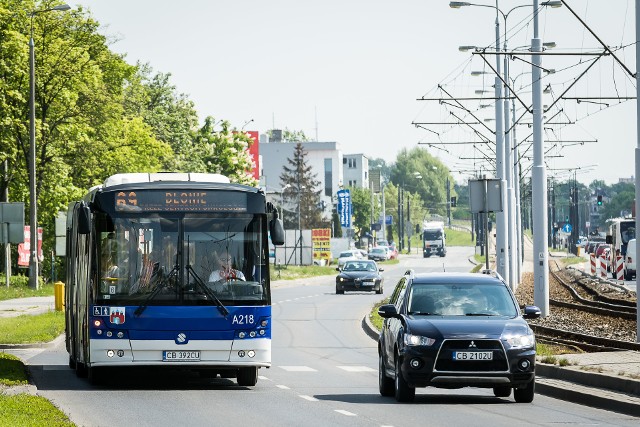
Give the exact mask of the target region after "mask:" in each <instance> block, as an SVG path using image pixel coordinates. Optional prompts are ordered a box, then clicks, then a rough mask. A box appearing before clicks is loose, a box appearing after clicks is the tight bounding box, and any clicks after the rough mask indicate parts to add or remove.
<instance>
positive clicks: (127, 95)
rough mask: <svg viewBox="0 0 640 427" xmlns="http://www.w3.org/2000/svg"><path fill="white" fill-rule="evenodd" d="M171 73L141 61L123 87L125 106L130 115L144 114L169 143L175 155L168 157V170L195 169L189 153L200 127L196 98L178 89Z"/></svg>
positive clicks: (157, 132)
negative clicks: (191, 98)
mask: <svg viewBox="0 0 640 427" xmlns="http://www.w3.org/2000/svg"><path fill="white" fill-rule="evenodd" d="M170 78H171V74H170V73H155V74H154V73H153V69H152V68H151V66H150V65H149V64H141V63H138V64H137V67H136V72H135V74H134V75H133V76H132V77H131V78H130V79H129V80H128V82H127V85H126V87H125V90H124V109H125V115H126V116H128V117H138V116H139V117H142V118H143V119H144V122H145V123H146V124H147V125H149V126H150V127H151V129H152V131H153V135H154V136H155V138H156V139H157V140H158V141H161V142H164V143H166V144H168V145H169V146H170V147H171V149H172V150H173V153H174V155H173V156H171V157H168V158H166V159H165V163H164V164H163V166H162V168H163V169H164V170H166V171H190V170H195V169H194V166H193V164H192V162H193V161H194V160H196V159H195V158H193V157H192V156H191V155H190V154H191V152H192V149H191V143H192V141H193V139H194V137H195V132H196V130H197V128H198V115H197V113H196V110H195V106H194V104H193V101H191V100H190V99H189V98H188V97H187V95H185V94H180V93H178V92H177V90H176V87H175V86H174V85H172V84H171V83H170Z"/></svg>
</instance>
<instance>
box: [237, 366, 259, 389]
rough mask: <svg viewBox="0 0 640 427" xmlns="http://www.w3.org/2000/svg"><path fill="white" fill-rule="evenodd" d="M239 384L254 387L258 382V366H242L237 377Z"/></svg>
mask: <svg viewBox="0 0 640 427" xmlns="http://www.w3.org/2000/svg"><path fill="white" fill-rule="evenodd" d="M236 380H237V381H238V385H240V386H245V387H253V386H254V385H256V384H257V383H258V368H256V367H251V368H240V369H238V376H237V378H236Z"/></svg>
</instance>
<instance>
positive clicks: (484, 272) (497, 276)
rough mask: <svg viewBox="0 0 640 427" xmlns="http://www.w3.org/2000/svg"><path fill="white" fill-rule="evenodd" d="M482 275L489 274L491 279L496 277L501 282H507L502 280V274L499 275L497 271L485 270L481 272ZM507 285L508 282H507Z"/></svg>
mask: <svg viewBox="0 0 640 427" xmlns="http://www.w3.org/2000/svg"><path fill="white" fill-rule="evenodd" d="M481 273H482V274H487V275H489V276H491V277H495V278H496V279H500V280H502V281H503V282H504V281H505V280H504V279H503V278H502V276H501V275H500V273H498V272H497V271H496V270H491V269H489V270H487V269H486V268H485V269H483V270H481ZM505 283H506V282H505Z"/></svg>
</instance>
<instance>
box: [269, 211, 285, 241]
mask: <svg viewBox="0 0 640 427" xmlns="http://www.w3.org/2000/svg"><path fill="white" fill-rule="evenodd" d="M269 232H270V233H271V243H273V244H274V245H276V246H282V245H284V226H283V225H282V220H281V219H280V218H278V217H277V213H276V214H274V218H273V219H272V220H271V221H269Z"/></svg>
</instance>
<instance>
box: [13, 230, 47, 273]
mask: <svg viewBox="0 0 640 427" xmlns="http://www.w3.org/2000/svg"><path fill="white" fill-rule="evenodd" d="M30 230H31V227H29V226H28V225H25V226H24V243H20V244H18V267H29V258H31V232H30ZM43 260H44V257H43V256H42V227H38V261H40V262H42V261H43Z"/></svg>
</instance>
